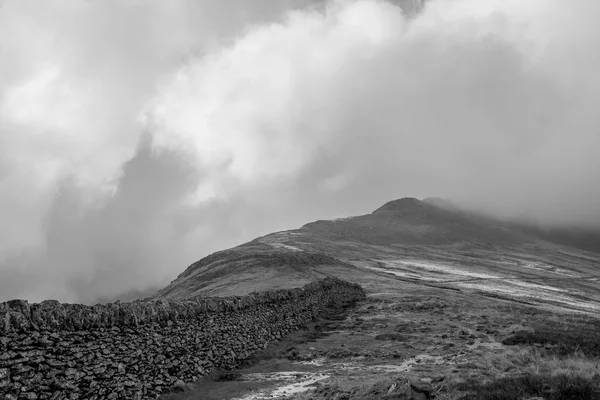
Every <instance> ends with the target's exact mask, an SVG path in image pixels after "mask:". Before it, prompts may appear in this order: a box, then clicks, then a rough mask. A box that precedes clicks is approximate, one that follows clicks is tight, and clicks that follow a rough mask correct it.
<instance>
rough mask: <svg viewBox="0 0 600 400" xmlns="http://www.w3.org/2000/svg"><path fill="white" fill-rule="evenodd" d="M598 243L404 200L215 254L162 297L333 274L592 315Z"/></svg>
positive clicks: (597, 293) (233, 291) (368, 285)
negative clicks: (445, 289)
mask: <svg viewBox="0 0 600 400" xmlns="http://www.w3.org/2000/svg"><path fill="white" fill-rule="evenodd" d="M599 243H600V235H598V233H597V232H587V233H586V234H585V235H584V234H576V232H575V231H570V232H569V231H560V230H554V231H552V232H549V231H546V230H543V229H539V228H535V227H531V226H526V225H523V224H521V225H519V224H515V223H512V222H506V221H501V220H497V219H494V218H492V217H489V216H485V215H481V214H477V213H473V212H469V211H466V210H462V209H460V208H459V207H456V206H454V205H453V204H452V203H450V202H447V201H444V200H442V199H435V198H429V199H424V200H418V199H415V198H403V199H399V200H394V201H390V202H388V203H386V204H384V205H383V206H381V207H379V208H378V209H376V210H374V211H373V212H372V213H370V214H366V215H361V216H356V217H348V218H339V219H335V220H330V221H324V220H320V221H315V222H311V223H308V224H306V225H304V226H302V227H301V228H299V229H294V230H290V231H283V232H276V233H272V234H269V235H266V236H263V237H260V238H257V239H254V240H252V241H250V242H248V243H245V244H242V245H240V246H237V247H234V248H232V249H228V250H223V251H220V252H217V253H214V254H211V255H210V256H208V257H205V258H203V259H201V260H199V261H198V262H196V263H194V264H192V265H190V266H189V267H188V268H187V269H186V270H185V271H184V272H183V273H182V274H181V275H179V276H178V277H177V279H175V280H174V281H173V282H171V283H170V284H169V285H168V286H167V287H165V288H164V289H162V290H160V291H158V292H157V293H156V294H155V295H154V296H153V297H154V298H157V299H174V300H175V299H186V298H190V297H194V296H230V295H244V294H247V293H250V292H253V291H261V290H266V289H279V288H290V287H298V286H302V285H304V284H306V283H308V282H311V281H315V280H318V279H320V278H322V277H325V276H330V275H333V276H337V277H339V278H341V279H345V280H349V281H353V282H357V283H359V284H361V285H363V287H365V289H366V290H367V291H369V292H371V293H375V292H377V291H378V290H380V289H379V288H381V287H382V285H381V283H382V282H388V283H389V281H390V280H392V281H401V282H411V283H419V284H422V285H425V286H435V287H440V288H451V289H453V290H460V291H466V292H469V291H471V292H476V293H479V294H483V295H486V296H490V297H507V298H512V299H514V298H518V299H519V301H526V302H533V303H535V304H542V305H544V306H546V307H561V308H567V309H578V310H587V311H589V310H595V309H596V308H598V307H597V306H596V305H593V304H600V290H598V289H600V269H599V266H600V254H598V253H595V252H593V251H590V250H594V249H597V248H598V247H599V246H598V244H599ZM557 293H560V296H558V295H557Z"/></svg>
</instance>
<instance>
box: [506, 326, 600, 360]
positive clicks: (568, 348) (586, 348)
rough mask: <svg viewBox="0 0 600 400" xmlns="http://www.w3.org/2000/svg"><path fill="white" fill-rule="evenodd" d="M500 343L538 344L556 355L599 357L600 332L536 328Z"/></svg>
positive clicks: (518, 333)
mask: <svg viewBox="0 0 600 400" xmlns="http://www.w3.org/2000/svg"><path fill="white" fill-rule="evenodd" d="M502 343H503V344H505V345H517V344H524V345H536V344H539V345H543V346H546V348H547V349H548V351H550V352H551V353H554V354H558V355H571V354H577V353H582V354H585V355H586V356H588V357H600V332H599V331H597V330H594V331H591V330H587V329H560V330H559V329H548V328H536V329H535V330H534V331H533V332H527V331H521V332H517V333H516V334H515V335H513V336H510V337H508V338H507V339H505V340H504V341H503V342H502Z"/></svg>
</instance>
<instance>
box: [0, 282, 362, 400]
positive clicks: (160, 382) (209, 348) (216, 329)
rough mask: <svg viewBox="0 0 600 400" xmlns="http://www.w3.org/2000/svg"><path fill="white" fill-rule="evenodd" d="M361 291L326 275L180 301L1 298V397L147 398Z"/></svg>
mask: <svg viewBox="0 0 600 400" xmlns="http://www.w3.org/2000/svg"><path fill="white" fill-rule="evenodd" d="M364 296H365V294H364V291H363V289H362V288H361V287H360V286H359V285H356V284H351V283H348V282H344V281H341V280H339V279H335V278H326V279H324V280H322V281H319V282H315V283H311V284H309V285H306V286H304V287H303V288H299V289H292V290H279V291H271V292H263V293H253V294H250V295H248V296H244V297H234V298H198V299H195V300H193V301H185V302H168V301H136V302H132V303H119V302H117V303H114V304H106V305H96V306H93V307H90V306H84V305H79V304H60V303H58V302H56V301H51V300H50V301H45V302H42V303H39V304H32V305H30V304H28V303H27V302H26V301H23V300H13V301H9V302H6V303H0V399H3V400H4V399H6V400H8V399H14V400H18V399H53V400H58V399H154V398H157V397H158V396H159V395H160V394H161V393H164V392H165V391H167V390H168V389H169V388H170V387H171V386H172V385H173V384H174V383H175V382H177V381H178V380H182V381H184V382H190V381H193V380H196V379H197V378H199V377H200V376H202V375H205V374H207V373H208V372H210V371H211V370H212V369H215V368H232V367H235V366H236V365H237V364H238V363H239V362H240V361H242V360H244V359H246V358H248V357H249V356H250V355H251V354H252V353H253V352H255V351H257V350H259V349H262V348H264V347H266V345H267V344H268V343H269V342H270V341H273V340H275V339H279V338H281V337H283V336H284V335H285V334H287V333H289V332H291V331H293V330H295V329H297V328H298V327H299V326H301V325H303V324H305V323H307V322H310V321H311V320H313V319H314V318H315V317H317V316H318V315H319V313H321V312H322V311H323V310H324V309H326V308H329V307H331V306H333V305H341V304H347V303H351V302H354V301H357V300H360V299H362V298H364Z"/></svg>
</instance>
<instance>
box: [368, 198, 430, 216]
mask: <svg viewBox="0 0 600 400" xmlns="http://www.w3.org/2000/svg"><path fill="white" fill-rule="evenodd" d="M423 206H424V204H423V202H422V201H421V200H419V199H415V198H414V197H404V198H402V199H398V200H392V201H389V202H387V203H385V204H384V205H383V206H381V207H379V208H378V209H377V210H375V211H373V214H377V213H380V212H389V211H393V212H401V211H410V210H416V209H419V208H422V207H423Z"/></svg>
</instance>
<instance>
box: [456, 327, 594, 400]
mask: <svg viewBox="0 0 600 400" xmlns="http://www.w3.org/2000/svg"><path fill="white" fill-rule="evenodd" d="M532 337H535V338H540V336H535V335H532ZM543 338H549V337H548V336H546V335H545V336H543ZM576 343H579V342H576ZM563 349H564V350H565V351H566V350H567V349H568V350H572V351H574V350H576V349H579V350H580V349H581V346H575V344H573V345H572V346H570V347H568V346H565V347H564V348H563ZM477 368H478V369H480V370H482V371H485V374H484V375H485V376H487V377H489V379H487V380H484V381H482V380H479V381H476V380H473V379H470V380H467V381H465V382H462V383H459V384H458V385H457V386H456V389H458V390H460V391H462V392H468V393H467V394H466V395H465V396H464V397H462V400H475V399H477V400H521V399H529V398H535V397H539V398H543V399H545V400H559V399H574V400H600V359H597V358H590V357H589V356H586V355H584V354H583V353H582V352H581V351H575V352H573V353H569V354H568V355H558V354H552V353H550V352H548V351H546V350H544V349H538V348H535V347H525V348H518V349H513V350H512V351H508V352H506V353H503V354H487V355H485V356H483V357H482V358H481V359H480V360H479V362H478V365H477Z"/></svg>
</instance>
